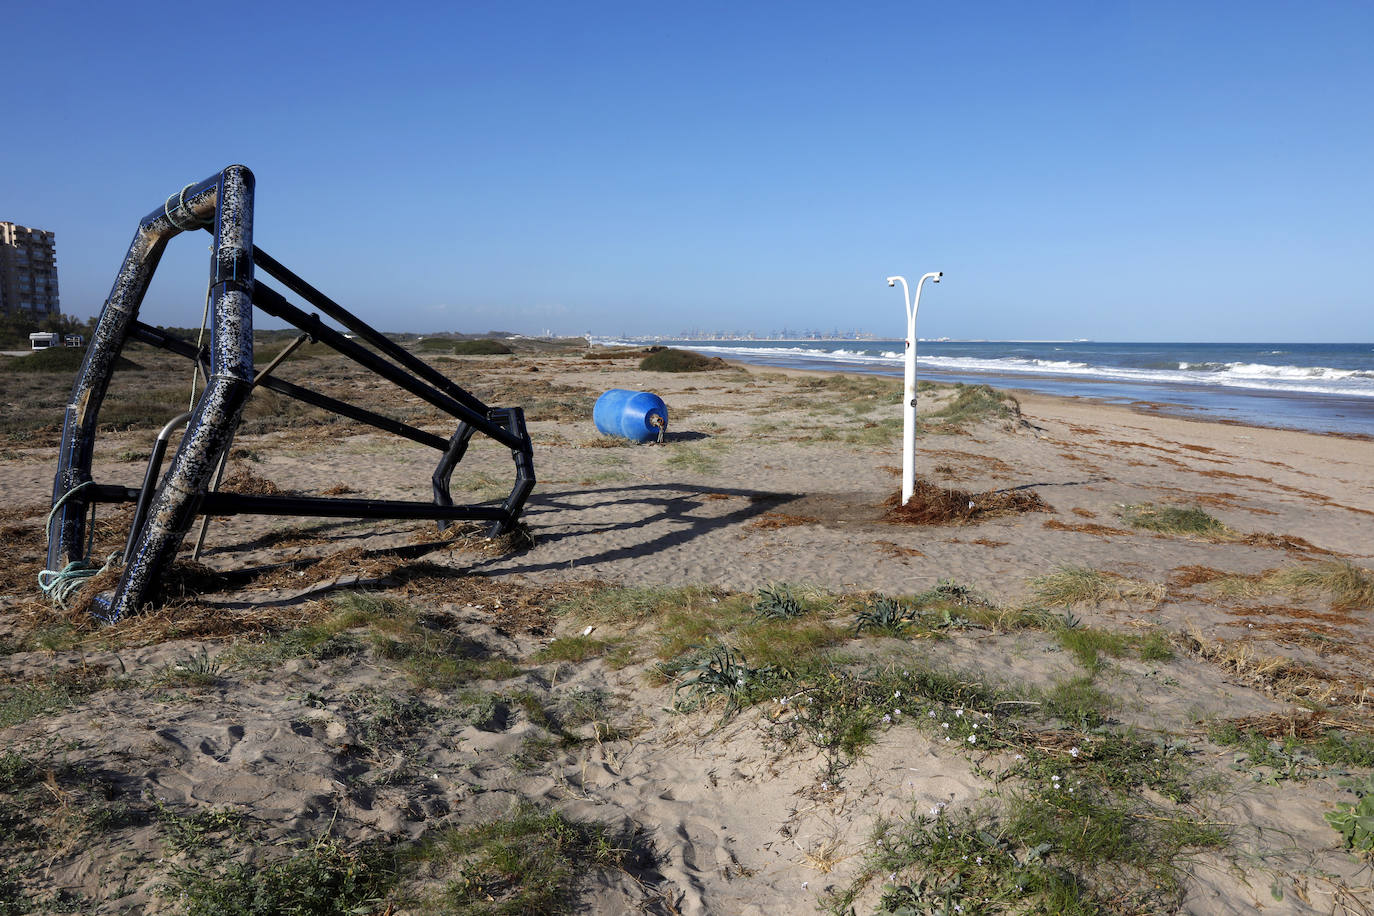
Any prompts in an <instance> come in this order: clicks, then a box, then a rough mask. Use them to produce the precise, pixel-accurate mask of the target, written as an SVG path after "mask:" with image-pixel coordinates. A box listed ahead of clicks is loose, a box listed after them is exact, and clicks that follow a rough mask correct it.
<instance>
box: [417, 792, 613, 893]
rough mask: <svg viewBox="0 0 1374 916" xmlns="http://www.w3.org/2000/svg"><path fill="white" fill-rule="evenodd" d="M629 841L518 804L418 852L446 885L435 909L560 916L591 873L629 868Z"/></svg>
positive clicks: (422, 862)
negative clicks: (508, 810) (555, 915)
mask: <svg viewBox="0 0 1374 916" xmlns="http://www.w3.org/2000/svg"><path fill="white" fill-rule="evenodd" d="M631 846H632V844H631V843H630V842H628V841H627V840H625V839H624V838H620V837H616V836H614V835H613V834H612V833H611V832H610V831H609V830H608V829H607V828H606V827H604V826H601V825H594V824H582V823H578V822H576V821H572V820H569V819H568V818H566V817H564V816H563V815H562V814H559V813H558V812H557V811H546V810H541V809H539V808H537V807H535V806H534V805H532V804H530V803H528V802H521V803H520V804H519V805H518V806H517V807H516V808H515V809H514V810H513V811H512V812H510V813H509V814H507V815H505V816H504V817H501V818H498V819H497V820H494V821H491V822H490V823H486V824H479V825H476V826H473V827H465V828H460V829H453V830H448V831H445V832H444V833H442V834H441V835H439V836H438V837H435V838H433V839H430V840H428V841H427V842H425V844H424V845H423V846H422V847H421V849H420V851H419V852H418V853H417V855H416V858H417V860H418V861H419V863H420V865H421V868H422V873H424V874H425V876H426V877H435V878H438V879H440V880H442V881H444V888H443V891H442V894H441V895H440V899H439V900H437V901H435V904H437V905H436V906H434V907H433V909H435V910H438V911H439V912H443V913H449V914H455V916H478V914H489V916H497V914H512V916H514V914H522V913H541V914H557V913H567V912H571V911H572V910H573V909H575V908H576V905H577V894H576V893H575V891H576V888H577V884H578V881H579V879H580V878H581V877H582V876H583V875H584V874H585V873H586V870H587V869H588V868H592V869H624V868H627V867H628V866H630V865H631V864H633V859H634V858H635V857H636V856H635V854H634V851H633V850H632V849H631Z"/></svg>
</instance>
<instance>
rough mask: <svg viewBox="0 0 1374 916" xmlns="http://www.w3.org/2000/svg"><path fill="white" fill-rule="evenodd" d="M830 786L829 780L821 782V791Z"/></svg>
mask: <svg viewBox="0 0 1374 916" xmlns="http://www.w3.org/2000/svg"><path fill="white" fill-rule="evenodd" d="M829 788H830V783H828V782H823V783H821V791H822V792H824V791H825V790H827V789H829Z"/></svg>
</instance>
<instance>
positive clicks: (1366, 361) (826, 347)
mask: <svg viewBox="0 0 1374 916" xmlns="http://www.w3.org/2000/svg"><path fill="white" fill-rule="evenodd" d="M597 342H598V343H606V344H612V343H629V342H628V341H619V340H609V339H607V340H598V341H597ZM656 342H657V343H660V344H664V345H667V346H675V347H682V348H684V349H689V350H695V351H696V352H698V353H704V354H707V355H710V356H720V357H723V358H725V359H731V360H737V361H739V362H742V363H749V364H752V365H757V366H773V367H778V368H790V369H813V370H822V371H833V372H862V373H872V374H875V375H889V376H895V377H898V378H900V377H901V375H902V371H903V351H904V349H905V347H904V342H903V341H901V340H801V341H796V340H794V341H787V340H766V341H765V340H707V341H703V340H666V339H665V340H659V341H656ZM635 345H637V346H642V345H643V341H637V342H635ZM916 371H917V375H918V377H920V378H924V379H929V380H932V381H939V382H963V383H966V384H989V385H992V386H993V387H997V388H1010V389H1021V390H1025V391H1036V392H1041V393H1045V394H1054V395H1061V396H1069V397H1084V398H1092V399H1095V400H1099V401H1105V402H1107V403H1113V404H1125V405H1130V406H1138V407H1147V408H1149V409H1151V410H1155V411H1159V412H1164V413H1171V414H1177V415H1182V416H1191V417H1196V418H1199V419H1208V420H1226V421H1234V422H1239V423H1245V424H1250V425H1257V426H1272V427H1279V428H1287V429H1300V430H1305V431H1308V432H1317V433H1337V434H1343V435H1349V436H1361V437H1364V436H1371V437H1374V343H1339V344H1337V343H1106V342H1101V341H1092V340H1046V341H1025V340H920V341H918V342H917V346H916Z"/></svg>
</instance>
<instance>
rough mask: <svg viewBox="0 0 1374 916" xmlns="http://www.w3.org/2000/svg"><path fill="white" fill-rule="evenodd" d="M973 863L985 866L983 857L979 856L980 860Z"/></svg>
mask: <svg viewBox="0 0 1374 916" xmlns="http://www.w3.org/2000/svg"><path fill="white" fill-rule="evenodd" d="M973 861H974V863H975V864H977V865H982V864H983V857H982V856H979V857H978V858H976V859H974V860H973Z"/></svg>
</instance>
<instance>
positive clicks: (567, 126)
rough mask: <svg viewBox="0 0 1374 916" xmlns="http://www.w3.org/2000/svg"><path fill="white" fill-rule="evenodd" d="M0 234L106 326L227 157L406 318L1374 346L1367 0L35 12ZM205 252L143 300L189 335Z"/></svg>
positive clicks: (308, 268)
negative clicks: (34, 250)
mask: <svg viewBox="0 0 1374 916" xmlns="http://www.w3.org/2000/svg"><path fill="white" fill-rule="evenodd" d="M5 19H6V33H7V34H6V35H5V37H4V40H3V43H2V44H0V46H3V48H4V57H5V58H6V60H7V72H8V73H9V78H8V81H9V89H8V92H7V95H6V97H5V99H4V105H5V107H6V109H7V112H6V117H7V118H12V119H14V120H15V121H19V122H23V123H26V124H28V125H29V126H30V130H29V133H28V134H27V136H25V137H23V138H22V139H16V138H14V137H11V138H7V140H6V142H5V143H3V144H0V219H10V220H14V221H16V222H20V223H24V224H26V225H32V226H38V227H42V228H45V229H51V230H54V231H55V232H56V233H57V241H58V262H59V271H60V281H61V291H62V303H63V310H64V311H66V312H69V313H72V314H77V315H82V316H85V315H90V314H94V313H95V312H97V311H98V310H99V308H100V305H101V303H102V301H103V299H104V297H105V296H106V295H107V294H108V292H109V287H110V284H111V282H112V280H113V279H114V273H115V270H116V268H117V267H118V264H119V261H120V259H121V258H122V256H123V253H124V250H125V248H126V247H127V245H128V242H129V239H130V237H131V235H132V232H133V227H134V225H135V224H136V222H137V220H138V218H139V217H141V216H142V215H143V214H145V213H147V212H148V211H150V210H151V209H153V208H154V207H155V206H157V205H159V204H160V203H161V201H162V200H163V198H165V197H166V196H167V195H168V194H173V193H175V192H176V191H178V190H179V189H180V188H181V187H182V185H184V184H186V183H187V182H191V181H197V180H200V179H201V178H204V177H206V176H208V175H210V174H213V173H214V172H216V171H218V170H219V169H220V168H222V167H223V166H225V165H228V164H229V163H231V162H242V163H244V164H246V165H248V166H249V167H250V168H251V169H253V171H254V173H255V174H256V175H257V179H258V205H257V213H256V229H255V233H256V241H257V243H258V244H259V245H260V246H261V247H262V248H264V249H265V250H267V251H269V252H271V253H272V254H273V255H274V256H276V257H277V258H279V259H280V260H282V261H284V262H286V263H287V264H288V265H290V266H292V267H293V268H294V269H296V270H297V271H298V272H300V273H302V274H303V275H304V276H305V277H306V278H307V279H309V280H311V281H312V282H313V283H314V284H315V285H317V286H319V287H320V288H322V289H324V290H325V291H326V292H328V293H330V294H331V295H333V296H334V297H335V298H336V299H338V300H339V301H340V302H342V303H343V304H345V305H346V306H348V307H349V308H351V309H353V310H354V311H355V312H357V313H358V314H360V315H362V316H363V317H364V318H366V319H367V320H370V321H371V322H372V323H374V324H376V325H377V326H379V327H382V328H384V329H387V330H413V331H438V330H456V331H484V330H487V329H491V328H502V329H513V330H518V331H534V332H537V331H541V330H543V329H545V328H550V329H553V330H554V331H556V332H564V333H580V332H583V331H592V332H594V333H598V334H617V333H629V334H648V333H667V334H672V333H675V332H677V331H679V330H680V329H683V328H687V327H699V328H703V329H716V328H724V329H739V330H754V331H761V332H762V331H768V330H770V329H772V328H776V327H779V326H781V325H783V324H787V325H789V326H792V327H818V328H827V329H828V328H831V327H834V326H839V327H841V328H860V329H864V330H867V331H870V332H874V333H877V334H881V335H886V336H901V334H902V333H903V325H904V319H903V316H902V304H901V299H900V294H899V293H897V292H894V291H893V290H890V289H888V288H887V287H886V285H885V284H884V282H883V278H884V277H886V276H887V275H889V274H892V273H903V274H906V275H907V276H908V277H911V278H913V279H914V278H915V277H916V276H919V275H920V274H921V273H922V272H924V271H926V270H936V269H939V270H944V271H945V273H946V275H947V281H946V282H945V283H942V284H941V285H940V286H939V287H937V288H934V289H927V291H926V293H925V294H924V295H923V297H922V308H921V326H920V329H919V332H920V334H921V335H922V336H932V337H933V336H952V337H982V338H1065V337H1090V338H1094V339H1099V340H1352V339H1353V340H1374V308H1371V306H1374V280H1371V276H1374V271H1371V270H1370V268H1369V266H1368V265H1369V262H1370V260H1371V256H1370V252H1371V251H1374V168H1372V167H1371V163H1372V162H1374V117H1371V102H1370V100H1371V98H1374V55H1371V54H1370V53H1369V48H1370V47H1371V46H1372V45H1374V5H1371V4H1369V3H1366V2H1348V3H1323V2H1313V3H1302V4H1298V3H1267V2H1248V3H1210V4H1209V3H1170V2H1148V3H1144V2H1142V3H1102V2H1085V3H1060V4H1055V3H1044V4H1028V3H1024V2H1016V3H938V4H936V3H917V2H911V3H857V4H839V3H834V4H820V3H805V2H791V3H781V2H779V3H739V2H736V3H696V4H666V3H653V2H633V3H629V2H627V3H596V2H586V3H578V4H572V3H560V4H553V3H523V2H504V3H461V4H412V3H405V2H394V3H389V4H376V3H369V4H357V3H347V2H343V3H338V2H336V3H328V4H323V3H321V4H305V3H294V4H293V3H276V4H260V3H253V2H246V3H236V4H232V5H214V6H211V5H209V4H203V5H192V4H169V3H168V4H164V3H158V2H147V3H140V4H105V3H98V4H97V3H89V4H72V3H60V2H54V3H49V4H17V5H16V8H15V9H13V10H9V11H7V12H6V15H5ZM207 240H208V237H207V236H204V235H196V236H192V237H184V238H180V239H177V240H175V241H173V243H172V245H171V246H170V247H169V249H168V253H167V256H166V258H165V259H164V262H163V267H162V269H161V270H160V271H159V275H158V277H157V279H156V280H155V281H154V285H153V288H152V290H151V291H150V293H149V297H148V299H147V301H146V302H145V304H144V308H143V314H142V317H143V318H144V319H145V320H148V321H152V322H155V323H160V324H177V325H190V324H196V323H198V322H199V317H200V304H201V301H202V299H203V296H204V286H205V277H206V274H207V264H208V260H207V253H206V242H207Z"/></svg>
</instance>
